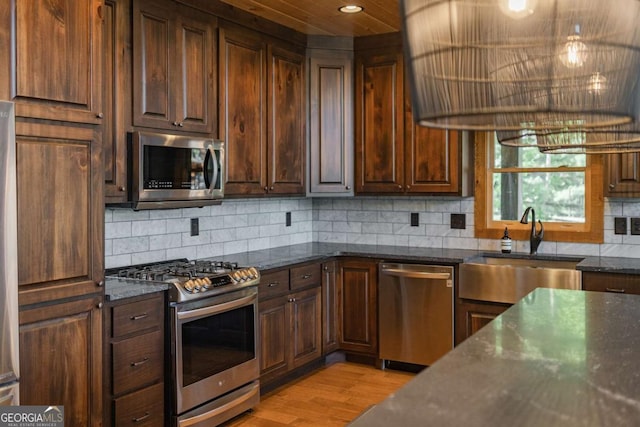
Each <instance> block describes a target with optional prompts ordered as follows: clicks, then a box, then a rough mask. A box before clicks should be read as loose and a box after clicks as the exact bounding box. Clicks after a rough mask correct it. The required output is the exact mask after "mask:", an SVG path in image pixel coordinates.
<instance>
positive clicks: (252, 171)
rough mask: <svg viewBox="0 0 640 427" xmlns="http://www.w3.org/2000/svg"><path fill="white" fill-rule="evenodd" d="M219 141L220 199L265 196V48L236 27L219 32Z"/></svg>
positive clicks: (249, 33) (259, 40)
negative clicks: (222, 191) (221, 142)
mask: <svg viewBox="0 0 640 427" xmlns="http://www.w3.org/2000/svg"><path fill="white" fill-rule="evenodd" d="M219 37H220V41H219V44H220V48H219V60H218V62H219V64H220V75H219V87H220V138H221V139H223V140H224V141H225V149H226V182H225V195H251V194H265V192H266V191H267V190H268V187H267V154H266V148H267V142H266V122H265V121H266V117H267V104H266V99H265V94H266V87H265V83H266V82H265V76H266V45H265V43H264V42H263V41H262V40H261V37H259V35H258V34H257V33H254V32H251V31H248V30H243V29H239V28H235V27H234V28H231V27H229V28H221V29H220V32H219Z"/></svg>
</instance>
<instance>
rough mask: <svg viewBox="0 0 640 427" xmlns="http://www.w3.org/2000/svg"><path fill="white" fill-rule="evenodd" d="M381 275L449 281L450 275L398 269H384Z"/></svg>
mask: <svg viewBox="0 0 640 427" xmlns="http://www.w3.org/2000/svg"><path fill="white" fill-rule="evenodd" d="M381 271H382V273H384V274H387V275H389V276H396V277H409V278H413V279H445V280H449V279H451V273H434V272H428V271H412V270H403V269H399V268H385V269H382V270H381Z"/></svg>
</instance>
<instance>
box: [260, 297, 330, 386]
mask: <svg viewBox="0 0 640 427" xmlns="http://www.w3.org/2000/svg"><path fill="white" fill-rule="evenodd" d="M321 315H322V313H321V290H320V287H314V288H312V289H308V290H305V291H300V292H295V293H291V294H287V295H284V296H278V297H274V298H271V299H268V300H266V301H261V302H260V304H259V318H260V381H261V382H262V384H263V385H264V384H268V383H270V382H272V381H274V380H276V379H278V378H280V377H282V376H283V375H285V374H287V373H288V372H290V371H292V370H293V369H296V368H298V367H301V366H303V365H305V364H307V363H309V362H312V361H314V360H316V359H319V358H320V357H321V356H322V326H321V325H322V317H321Z"/></svg>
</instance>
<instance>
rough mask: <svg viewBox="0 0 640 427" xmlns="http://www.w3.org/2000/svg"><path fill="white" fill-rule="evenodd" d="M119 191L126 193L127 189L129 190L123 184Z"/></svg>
mask: <svg viewBox="0 0 640 427" xmlns="http://www.w3.org/2000/svg"><path fill="white" fill-rule="evenodd" d="M118 191H120V192H121V193H124V192H125V191H127V189H126V188H124V186H122V185H121V186H120V187H118Z"/></svg>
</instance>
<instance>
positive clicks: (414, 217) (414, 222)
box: [411, 212, 420, 227]
mask: <svg viewBox="0 0 640 427" xmlns="http://www.w3.org/2000/svg"><path fill="white" fill-rule="evenodd" d="M418 225H420V214H419V213H418V212H411V226H412V227H417V226H418Z"/></svg>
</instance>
